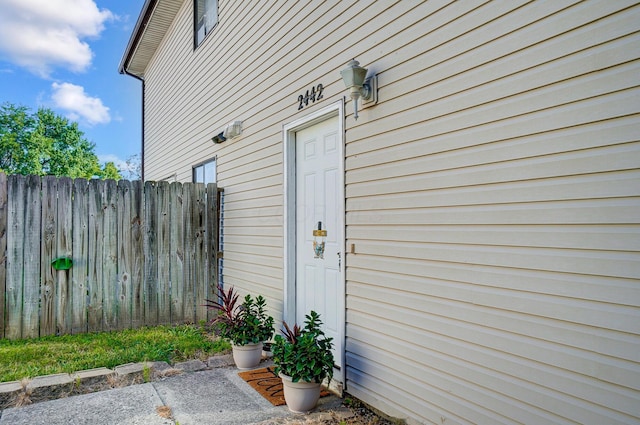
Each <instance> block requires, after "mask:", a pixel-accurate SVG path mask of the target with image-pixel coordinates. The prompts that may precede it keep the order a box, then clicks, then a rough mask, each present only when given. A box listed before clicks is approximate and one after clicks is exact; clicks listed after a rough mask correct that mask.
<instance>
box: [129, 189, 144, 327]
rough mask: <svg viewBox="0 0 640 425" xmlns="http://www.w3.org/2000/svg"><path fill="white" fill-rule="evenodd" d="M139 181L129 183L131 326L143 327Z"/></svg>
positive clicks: (141, 233) (142, 226) (142, 257)
mask: <svg viewBox="0 0 640 425" xmlns="http://www.w3.org/2000/svg"><path fill="white" fill-rule="evenodd" d="M142 190H143V183H142V181H140V180H137V181H134V182H131V194H132V201H131V238H130V241H131V297H132V300H131V325H132V326H133V327H134V328H139V327H140V326H143V325H144V257H145V253H144V223H143V219H144V194H143V191H142Z"/></svg>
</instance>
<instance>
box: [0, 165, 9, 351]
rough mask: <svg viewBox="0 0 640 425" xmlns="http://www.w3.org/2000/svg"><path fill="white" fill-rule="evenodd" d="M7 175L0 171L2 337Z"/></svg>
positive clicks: (1, 328)
mask: <svg viewBox="0 0 640 425" xmlns="http://www.w3.org/2000/svg"><path fill="white" fill-rule="evenodd" d="M7 214H8V211H7V175H6V174H4V173H0V339H2V338H4V327H5V319H4V315H5V290H6V287H7V286H6V283H7V282H6V280H7V221H8V220H7Z"/></svg>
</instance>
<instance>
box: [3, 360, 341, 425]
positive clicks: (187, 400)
mask: <svg viewBox="0 0 640 425" xmlns="http://www.w3.org/2000/svg"><path fill="white" fill-rule="evenodd" d="M262 366H263V365H261V367H262ZM340 402H341V400H340V399H339V398H338V397H335V396H329V397H324V398H322V399H321V402H320V403H319V406H318V408H317V409H316V412H317V411H323V410H326V409H335V408H338V407H339V406H340ZM167 407H168V409H167ZM169 409H170V410H169ZM168 413H170V416H169V414H168ZM318 414H319V413H315V414H313V416H316V415H318ZM0 415H1V416H0V425H36V424H42V425H45V424H46V425H58V424H59V425H62V424H64V425H80V424H87V425H89V424H91V425H107V424H108V425H116V424H123V425H124V424H126V425H133V424H136V425H168V424H172V425H177V424H179V425H205V424H207V425H209V424H212V425H213V424H229V425H233V424H238V425H240V424H242V425H247V424H256V423H262V424H269V423H274V424H275V423H287V424H292V423H296V422H298V421H297V420H296V419H299V420H300V423H302V422H306V421H307V420H308V419H309V417H308V416H305V415H299V414H297V415H296V414H294V413H291V412H290V411H289V410H288V409H287V407H286V406H273V405H272V404H271V403H270V402H269V401H267V400H266V399H264V398H263V397H262V396H261V395H260V394H258V393H257V392H256V391H255V390H253V389H252V388H251V387H250V386H249V385H248V384H247V383H246V382H245V381H244V380H242V378H240V377H239V376H238V369H236V368H235V367H222V368H215V369H207V370H202V371H197V372H185V373H183V374H181V375H177V376H173V377H170V378H164V379H163V380H160V381H155V382H149V383H145V384H138V385H131V386H127V387H122V388H116V389H110V390H105V391H99V392H95V393H90V394H84V395H77V396H71V397H67V398H61V399H57V400H51V401H43V402H39V403H35V404H32V405H29V406H24V407H18V408H9V409H6V410H4V411H2V412H0ZM163 416H164V417H163Z"/></svg>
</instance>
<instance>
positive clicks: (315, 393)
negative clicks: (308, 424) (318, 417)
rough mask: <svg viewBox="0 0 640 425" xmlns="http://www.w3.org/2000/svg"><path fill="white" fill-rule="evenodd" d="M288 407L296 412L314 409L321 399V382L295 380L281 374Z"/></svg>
mask: <svg viewBox="0 0 640 425" xmlns="http://www.w3.org/2000/svg"><path fill="white" fill-rule="evenodd" d="M280 378H282V389H283V390H284V400H285V401H286V402H287V407H288V408H289V410H291V411H292V412H294V413H306V412H309V411H310V410H313V408H314V407H316V405H317V404H318V400H319V399H320V384H316V383H315V382H303V381H299V382H293V381H292V380H291V377H290V376H287V375H284V374H282V373H281V374H280Z"/></svg>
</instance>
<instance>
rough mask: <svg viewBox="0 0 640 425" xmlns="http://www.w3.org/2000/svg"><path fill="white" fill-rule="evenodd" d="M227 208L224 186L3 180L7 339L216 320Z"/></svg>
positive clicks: (0, 233)
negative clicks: (59, 264)
mask: <svg viewBox="0 0 640 425" xmlns="http://www.w3.org/2000/svg"><path fill="white" fill-rule="evenodd" d="M217 205H218V191H217V188H216V186H215V184H209V185H207V186H206V187H205V186H204V185H203V184H200V183H184V184H183V183H171V184H169V183H167V182H145V183H144V184H143V183H142V182H140V181H126V180H120V181H118V182H116V181H113V180H84V179H75V180H72V179H69V178H57V177H40V176H19V175H11V176H5V175H4V174H0V337H4V338H9V339H16V338H31V337H37V336H45V335H53V334H65V333H82V332H93V331H108V330H116V329H124V328H136V327H140V326H143V325H157V324H178V323H188V322H192V323H193V322H197V321H199V320H206V319H207V315H209V314H211V313H210V312H208V311H207V310H206V308H205V307H203V306H202V305H203V304H204V300H205V299H207V298H212V297H215V296H216V293H215V290H216V289H215V288H216V282H217V276H216V273H217V267H216V264H217V252H216V247H217V236H218V214H217V210H218V208H217ZM60 257H68V258H71V259H72V262H73V263H72V267H71V268H70V269H68V270H56V269H55V268H54V267H53V266H52V262H53V261H54V260H55V259H56V258H60Z"/></svg>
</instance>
